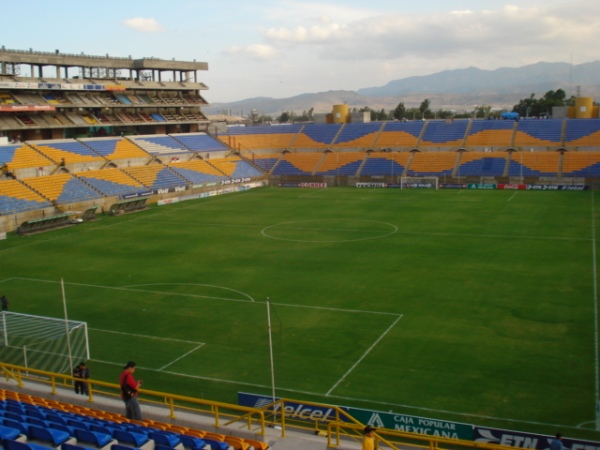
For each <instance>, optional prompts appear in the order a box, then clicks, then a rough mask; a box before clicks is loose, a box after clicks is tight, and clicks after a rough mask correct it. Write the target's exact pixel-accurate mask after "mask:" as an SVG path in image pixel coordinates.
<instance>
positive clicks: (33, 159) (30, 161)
mask: <svg viewBox="0 0 600 450" xmlns="http://www.w3.org/2000/svg"><path fill="white" fill-rule="evenodd" d="M55 164H56V163H55V162H53V161H50V160H49V159H48V158H46V157H45V156H43V155H41V154H40V153H38V152H36V151H35V150H33V149H32V148H30V147H27V146H25V145H23V146H22V147H20V148H18V149H17V150H15V154H14V155H13V159H12V161H10V162H7V163H6V167H8V169H9V170H15V169H28V168H37V167H47V166H53V165H55Z"/></svg>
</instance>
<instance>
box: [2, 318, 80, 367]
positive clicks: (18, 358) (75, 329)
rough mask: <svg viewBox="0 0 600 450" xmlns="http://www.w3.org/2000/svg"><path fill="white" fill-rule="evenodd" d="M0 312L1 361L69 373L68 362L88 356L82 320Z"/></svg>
mask: <svg viewBox="0 0 600 450" xmlns="http://www.w3.org/2000/svg"><path fill="white" fill-rule="evenodd" d="M0 314H1V315H0V360H1V361H3V362H5V363H9V364H15V365H18V366H24V367H27V368H31V369H37V370H45V371H48V372H55V373H63V374H64V373H68V374H70V373H71V371H72V367H71V365H76V364H79V363H80V362H82V361H87V360H88V359H89V358H90V349H89V342H88V332H87V324H86V323H85V322H78V321H74V320H68V321H65V320H64V319H56V318H53V317H43V316H33V315H29V314H21V313H15V312H9V311H3V312H2V313H0ZM67 330H68V334H67ZM69 349H70V351H69Z"/></svg>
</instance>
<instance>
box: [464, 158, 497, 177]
mask: <svg viewBox="0 0 600 450" xmlns="http://www.w3.org/2000/svg"><path fill="white" fill-rule="evenodd" d="M505 166H506V158H502V157H483V158H481V159H476V160H474V161H469V162H468V163H465V164H461V165H460V166H459V167H458V169H457V176H461V177H465V176H476V177H501V176H502V175H503V173H504V167H505Z"/></svg>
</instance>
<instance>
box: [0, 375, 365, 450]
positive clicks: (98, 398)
mask: <svg viewBox="0 0 600 450" xmlns="http://www.w3.org/2000/svg"><path fill="white" fill-rule="evenodd" d="M0 388H1V389H5V390H9V391H14V392H19V393H23V394H29V395H35V396H38V397H42V398H47V399H52V400H56V401H60V402H65V403H70V404H73V405H79V406H86V407H89V408H94V409H99V410H104V411H108V412H114V413H119V414H123V413H124V412H125V408H124V406H123V402H122V401H121V400H120V399H118V398H113V397H108V396H102V395H99V394H94V401H93V402H90V401H88V400H87V397H85V396H82V395H78V394H75V392H73V389H72V388H70V387H67V386H56V394H52V393H51V391H50V389H51V388H50V386H49V385H48V384H44V383H36V382H33V381H27V382H26V384H25V386H24V387H22V388H21V387H18V386H17V384H16V383H15V382H14V381H11V380H9V381H7V380H6V379H5V378H0ZM140 404H141V408H142V415H143V417H144V418H147V419H151V420H155V421H158V422H165V423H172V424H179V425H182V426H186V427H190V428H195V429H199V430H203V431H207V432H211V433H220V434H225V435H228V436H239V437H243V438H249V439H254V440H259V441H264V442H266V443H267V444H269V450H326V449H327V448H328V447H327V437H326V436H317V435H315V434H312V433H311V432H308V431H300V430H295V429H290V428H288V429H286V431H285V437H282V436H281V434H282V432H281V431H282V430H281V429H280V428H278V427H275V428H272V427H267V429H266V434H265V436H264V437H261V436H259V435H256V434H254V433H252V432H251V431H249V430H247V429H246V428H245V427H243V428H240V424H239V423H236V424H233V425H229V426H221V427H219V428H216V427H215V426H214V421H213V419H212V418H211V417H208V416H201V415H198V414H193V415H192V414H190V413H185V412H177V418H175V419H171V418H170V417H169V409H168V408H166V407H161V406H155V405H148V404H144V402H143V395H142V396H141V397H140ZM360 448H361V443H360V442H354V441H350V440H344V441H342V442H341V443H340V445H339V446H338V447H336V450H359V449H360Z"/></svg>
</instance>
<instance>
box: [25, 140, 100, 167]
mask: <svg viewBox="0 0 600 450" xmlns="http://www.w3.org/2000/svg"><path fill="white" fill-rule="evenodd" d="M31 146H32V147H34V148H36V149H38V150H39V151H40V152H42V153H43V154H44V155H46V156H48V157H49V158H51V159H52V160H53V161H55V162H57V163H58V162H59V161H60V160H61V159H64V160H65V164H78V163H86V162H92V161H104V158H102V157H101V156H91V155H80V154H78V153H73V152H68V151H66V150H59V149H57V148H54V147H48V146H46V145H37V144H31Z"/></svg>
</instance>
